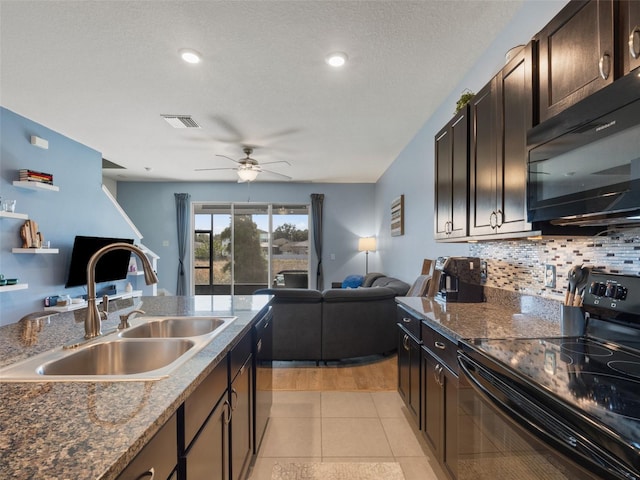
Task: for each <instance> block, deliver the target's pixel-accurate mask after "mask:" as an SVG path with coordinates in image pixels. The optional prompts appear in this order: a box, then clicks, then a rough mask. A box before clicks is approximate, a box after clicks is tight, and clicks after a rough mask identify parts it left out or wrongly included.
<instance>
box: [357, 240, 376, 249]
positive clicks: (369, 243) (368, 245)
mask: <svg viewBox="0 0 640 480" xmlns="http://www.w3.org/2000/svg"><path fill="white" fill-rule="evenodd" d="M358 251H359V252H375V251H376V237H363V238H361V239H359V240H358Z"/></svg>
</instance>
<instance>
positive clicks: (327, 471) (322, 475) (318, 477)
mask: <svg viewBox="0 0 640 480" xmlns="http://www.w3.org/2000/svg"><path fill="white" fill-rule="evenodd" d="M271 480H404V474H403V473H402V468H400V464H399V463H394V462H384V463H364V462H362V463H355V462H354V463H338V462H336V463H334V462H326V463H318V462H314V463H279V462H276V463H275V464H274V465H273V470H272V473H271Z"/></svg>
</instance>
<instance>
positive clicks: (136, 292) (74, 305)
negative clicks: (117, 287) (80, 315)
mask: <svg viewBox="0 0 640 480" xmlns="http://www.w3.org/2000/svg"><path fill="white" fill-rule="evenodd" d="M140 296H142V290H134V291H133V292H125V293H117V294H115V295H109V300H110V301H111V300H122V299H123V298H136V297H140ZM101 303H102V297H97V298H96V304H97V305H100V304H101ZM81 308H87V301H86V300H85V301H84V302H82V303H72V304H71V305H65V306H63V307H58V306H57V305H56V306H54V307H44V309H45V310H47V311H51V312H71V311H73V310H80V309H81Z"/></svg>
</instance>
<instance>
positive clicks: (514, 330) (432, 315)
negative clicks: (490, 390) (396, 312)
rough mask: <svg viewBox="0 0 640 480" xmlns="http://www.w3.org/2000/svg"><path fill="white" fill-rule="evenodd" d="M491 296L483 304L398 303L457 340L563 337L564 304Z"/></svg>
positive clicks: (420, 299)
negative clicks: (561, 319) (561, 322)
mask: <svg viewBox="0 0 640 480" xmlns="http://www.w3.org/2000/svg"><path fill="white" fill-rule="evenodd" d="M488 296H489V299H488V300H489V301H487V302H484V303H451V302H449V303H446V302H442V301H439V300H434V299H433V298H426V297H397V298H396V302H397V303H398V304H400V305H403V306H404V307H406V308H408V309H409V310H411V311H412V312H413V313H415V314H416V315H417V316H419V317H421V318H423V319H424V321H425V322H427V323H428V324H429V325H430V326H431V327H433V328H434V329H435V330H438V331H439V332H440V333H442V334H443V335H446V336H447V337H449V338H451V339H452V340H456V341H457V340H459V339H471V338H510V337H553V336H559V335H560V334H561V325H560V318H561V313H560V312H561V309H562V303H561V302H558V301H555V300H546V299H543V298H540V297H533V296H526V295H523V296H519V295H510V294H509V293H508V292H504V291H500V294H499V295H495V296H493V295H491V294H490V295H488Z"/></svg>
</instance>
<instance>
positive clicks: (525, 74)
mask: <svg viewBox="0 0 640 480" xmlns="http://www.w3.org/2000/svg"><path fill="white" fill-rule="evenodd" d="M532 60H533V47H532V45H531V44H529V45H527V46H526V47H524V48H523V49H522V50H521V51H520V52H519V53H518V54H516V55H515V56H514V58H512V59H511V61H510V62H509V63H508V64H507V65H506V66H505V67H504V68H503V69H502V70H501V71H500V72H499V73H498V74H497V75H496V76H495V77H494V78H493V79H492V80H491V81H490V82H489V83H488V84H487V85H485V86H484V87H483V88H482V89H481V90H480V91H479V92H478V93H477V94H476V96H475V97H474V98H473V99H472V100H471V131H472V134H471V153H470V176H469V181H470V186H469V187H470V188H469V192H470V193H469V195H470V196H469V199H470V201H469V235H470V236H481V235H501V234H509V233H514V232H526V231H528V230H530V229H531V226H530V224H528V223H527V220H526V179H527V147H526V146H527V131H528V130H529V129H530V128H531V126H532V125H533V93H532V84H533V72H532Z"/></svg>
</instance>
